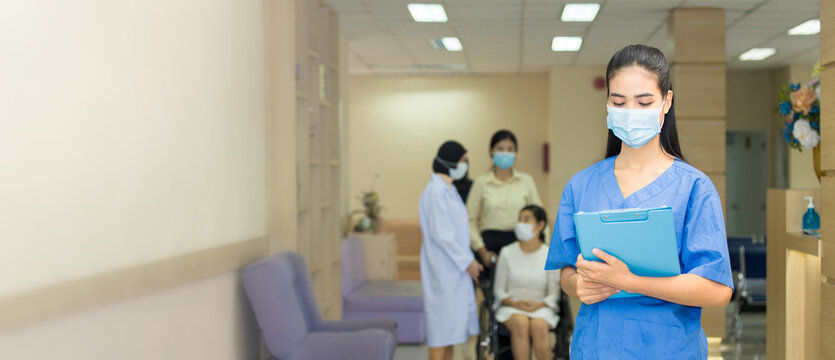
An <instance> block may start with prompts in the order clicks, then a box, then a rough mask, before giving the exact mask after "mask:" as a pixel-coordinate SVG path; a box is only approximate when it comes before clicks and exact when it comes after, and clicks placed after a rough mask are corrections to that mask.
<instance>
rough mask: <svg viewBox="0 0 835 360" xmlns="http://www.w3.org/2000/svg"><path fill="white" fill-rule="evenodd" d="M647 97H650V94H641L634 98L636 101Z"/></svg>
mask: <svg viewBox="0 0 835 360" xmlns="http://www.w3.org/2000/svg"><path fill="white" fill-rule="evenodd" d="M647 96H652V94H650V93H644V94H641V95H637V96H635V98H636V99H637V98H642V97H647Z"/></svg>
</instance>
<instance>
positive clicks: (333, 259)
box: [295, 0, 341, 319]
mask: <svg viewBox="0 0 835 360" xmlns="http://www.w3.org/2000/svg"><path fill="white" fill-rule="evenodd" d="M295 11H296V46H295V53H296V56H295V59H296V129H297V130H296V139H297V140H296V154H297V159H296V160H297V162H296V164H297V166H296V181H297V183H296V188H297V200H298V216H299V219H298V231H297V233H298V251H299V252H300V253H301V254H302V255H303V256H304V257H305V259H306V260H307V263H308V266H310V272H311V282H312V286H313V290H314V293H315V294H316V297H317V301H319V303H320V304H322V305H321V306H320V308H321V310H322V314H323V316H324V317H325V318H327V319H339V318H340V317H341V309H340V307H341V306H340V305H339V304H340V303H341V289H340V283H341V281H340V279H341V274H340V269H341V265H340V263H339V259H340V257H339V256H340V246H339V239H340V232H339V209H340V203H339V201H340V181H339V176H340V173H339V171H338V168H335V167H332V166H329V165H332V163H331V159H338V158H339V157H340V136H339V132H340V129H339V121H338V120H339V118H338V116H339V114H338V112H337V111H336V108H337V107H336V106H330V105H331V104H338V102H339V92H338V88H339V84H338V80H339V22H338V18H337V13H336V12H335V11H333V10H332V9H331V8H330V7H328V6H327V5H326V4H324V3H321V2H319V1H311V0H295Z"/></svg>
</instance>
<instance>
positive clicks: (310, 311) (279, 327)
mask: <svg viewBox="0 0 835 360" xmlns="http://www.w3.org/2000/svg"><path fill="white" fill-rule="evenodd" d="M241 277H242V278H243V284H244V289H245V291H246V294H247V297H249V302H250V303H251V304H252V309H253V310H254V311H255V317H256V319H257V321H258V326H259V327H260V328H261V332H262V333H263V335H264V342H265V343H266V345H267V349H268V350H269V351H270V354H271V355H272V357H273V358H275V359H291V360H297V359H298V360H302V359H380V360H389V359H391V358H392V357H393V356H394V348H395V339H396V337H397V335H396V327H397V324H396V323H395V322H394V321H393V320H390V319H380V320H373V321H371V320H367V321H323V320H322V316H321V314H320V313H319V310H318V306H317V304H316V298H315V297H314V295H313V290H312V288H311V286H310V276H309V274H308V272H307V266H306V265H305V262H304V258H302V257H301V255H299V254H296V253H291V252H284V253H280V254H276V255H273V256H271V257H268V258H265V259H262V260H260V261H258V262H256V263H254V264H252V265H249V266H247V267H246V268H244V269H243V271H242V273H241Z"/></svg>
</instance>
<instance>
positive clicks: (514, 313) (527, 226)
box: [493, 205, 560, 360]
mask: <svg viewBox="0 0 835 360" xmlns="http://www.w3.org/2000/svg"><path fill="white" fill-rule="evenodd" d="M546 223H547V217H546V215H545V210H544V209H542V208H541V207H539V206H537V205H528V206H526V207H524V208H522V211H520V213H519V222H518V223H517V224H516V229H515V233H516V238H517V239H518V240H519V241H517V242H514V243H512V244H510V245H508V246H505V247H504V248H502V250H501V253H500V255H499V262H498V264H497V266H496V274H495V279H494V283H493V293H494V295H495V298H494V299H495V302H494V304H493V307H494V309H496V313H495V318H496V320H497V321H498V322H500V323H502V324H504V325H505V326H506V327H507V328H508V329H509V330H510V333H511V341H510V343H511V352H512V353H513V357H514V358H515V359H525V360H527V359H530V352H531V342H533V351H534V354H535V355H536V358H537V359H551V358H552V353H551V351H552V347H551V344H550V329H552V328H554V327H555V326H556V325H557V321H558V320H559V316H558V315H557V312H558V310H559V309H558V305H557V304H558V303H559V297H560V284H559V278H560V272H559V271H544V270H543V269H542V264H544V263H545V259H546V258H547V257H548V245H545V237H544V235H543V234H542V231H543V230H544V229H545V225H546Z"/></svg>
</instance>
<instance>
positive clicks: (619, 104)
mask: <svg viewBox="0 0 835 360" xmlns="http://www.w3.org/2000/svg"><path fill="white" fill-rule="evenodd" d="M652 104H653V103H649V104H644V103H638V105H641V106H642V107H647V106H650V105H652ZM612 105H614V106H623V105H626V103H614V102H613V103H612Z"/></svg>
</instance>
